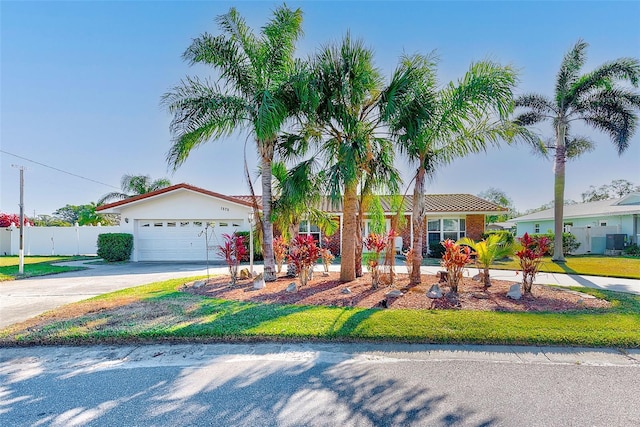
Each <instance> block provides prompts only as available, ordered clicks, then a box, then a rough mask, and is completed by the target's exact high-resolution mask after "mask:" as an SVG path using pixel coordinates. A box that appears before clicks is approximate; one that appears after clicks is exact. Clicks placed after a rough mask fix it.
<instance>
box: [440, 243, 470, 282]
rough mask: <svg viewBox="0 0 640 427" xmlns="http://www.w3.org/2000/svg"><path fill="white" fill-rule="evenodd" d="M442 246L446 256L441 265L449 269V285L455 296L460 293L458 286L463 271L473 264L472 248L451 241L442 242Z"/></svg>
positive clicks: (443, 256) (443, 257)
mask: <svg viewBox="0 0 640 427" xmlns="http://www.w3.org/2000/svg"><path fill="white" fill-rule="evenodd" d="M442 246H444V254H443V255H442V261H441V262H440V264H441V265H442V266H443V267H444V268H446V269H447V285H448V286H449V288H450V289H451V292H453V293H454V294H455V293H458V284H459V283H460V281H461V280H462V271H463V270H464V267H465V266H466V265H467V264H469V263H470V262H471V248H470V247H469V246H460V245H458V244H456V243H455V242H454V241H453V240H451V239H447V240H445V241H444V242H442Z"/></svg>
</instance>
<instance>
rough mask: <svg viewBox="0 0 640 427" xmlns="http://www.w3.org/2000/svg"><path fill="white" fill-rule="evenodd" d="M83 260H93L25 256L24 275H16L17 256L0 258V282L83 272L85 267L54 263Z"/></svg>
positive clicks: (74, 257)
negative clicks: (68, 272) (69, 272)
mask: <svg viewBox="0 0 640 427" xmlns="http://www.w3.org/2000/svg"><path fill="white" fill-rule="evenodd" d="M84 259H93V257H83V256H51V257H40V256H27V257H24V274H23V275H19V274H18V269H19V268H18V264H19V262H20V260H19V257H17V256H3V257H0V281H6V280H14V279H17V278H25V277H34V276H46V275H49V274H57V273H65V272H67V271H77V270H84V269H85V267H69V266H62V265H56V263H60V262H67V261H79V260H84Z"/></svg>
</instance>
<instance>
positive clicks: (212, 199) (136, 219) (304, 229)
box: [97, 184, 506, 261]
mask: <svg viewBox="0 0 640 427" xmlns="http://www.w3.org/2000/svg"><path fill="white" fill-rule="evenodd" d="M425 197H426V202H427V203H426V216H427V218H426V220H425V225H424V226H425V243H427V244H429V245H432V246H433V245H436V244H438V245H439V244H440V242H441V241H442V240H444V239H448V238H450V239H454V240H457V239H459V238H460V237H464V236H469V237H471V238H473V239H480V238H481V236H482V233H483V232H484V224H485V215H490V214H496V213H498V212H504V211H506V209H505V208H502V207H500V206H498V205H495V204H493V203H491V202H488V201H486V200H483V199H480V198H479V197H476V196H472V195H470V194H430V195H427V196H425ZM251 201H252V200H251V196H225V195H222V194H219V193H215V192H212V191H209V190H205V189H202V188H198V187H194V186H191V185H188V184H177V185H173V186H171V187H167V188H163V189H161V190H158V191H154V192H151V193H147V194H144V195H141V196H136V197H132V198H130V199H125V200H121V201H118V202H115V203H110V204H108V205H104V206H100V207H99V208H98V209H97V211H99V212H101V213H119V214H120V218H121V221H120V228H121V232H123V233H131V234H133V236H134V249H133V255H132V260H133V261H181V260H182V261H183V260H204V259H205V257H206V256H207V252H206V243H205V237H204V236H205V232H206V236H208V239H209V259H216V258H217V255H216V254H215V250H213V248H214V247H215V246H217V245H219V244H220V243H221V242H222V237H221V234H222V233H228V234H230V233H232V232H233V231H248V230H249V217H250V216H251V212H252V206H253V204H252V203H251ZM257 206H261V202H260V200H257ZM382 206H383V210H384V211H385V214H386V215H387V221H386V222H387V230H388V229H390V224H391V220H390V216H391V214H392V212H391V210H390V207H389V198H388V197H382ZM320 208H321V209H322V210H324V211H325V212H328V213H331V214H334V215H335V217H336V219H337V220H338V221H339V224H340V227H339V230H338V232H337V233H335V234H334V235H333V236H330V237H329V239H330V243H329V247H330V249H331V251H332V252H333V253H334V254H339V253H340V232H341V230H342V205H341V203H338V204H337V205H333V204H332V203H330V201H329V200H328V199H325V200H324V201H323V202H322V206H321V207H320ZM411 209H412V197H411V196H408V197H406V198H405V201H404V206H403V216H405V218H406V219H407V221H406V222H405V227H404V229H402V230H400V235H401V237H402V241H401V243H400V241H398V244H397V246H399V247H402V249H405V250H406V249H407V248H408V247H409V246H410V245H411V238H412V232H411V219H412V215H411ZM368 230H369V221H368V220H367V219H365V233H364V234H365V235H366V234H367V233H368ZM300 232H301V234H311V235H313V236H314V237H315V238H316V239H317V240H318V241H320V240H322V238H323V237H324V236H322V235H321V232H320V230H319V229H318V227H317V226H315V225H314V224H309V223H308V222H307V221H303V222H302V224H301V226H300ZM426 247H427V245H426V244H425V248H426Z"/></svg>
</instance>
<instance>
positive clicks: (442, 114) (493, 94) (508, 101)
mask: <svg viewBox="0 0 640 427" xmlns="http://www.w3.org/2000/svg"><path fill="white" fill-rule="evenodd" d="M403 66H404V67H405V68H406V69H407V70H408V72H410V73H412V74H414V75H416V76H418V78H414V79H413V80H417V81H418V83H416V84H414V85H413V86H412V92H410V93H409V94H408V96H407V102H406V107H405V108H403V109H400V110H399V111H398V112H397V113H395V114H392V115H391V118H390V122H391V129H392V131H393V132H394V133H395V135H396V139H397V142H398V145H399V148H400V151H401V152H402V153H403V154H405V155H406V156H407V158H408V159H409V161H410V162H411V163H414V164H416V172H415V174H414V176H413V180H414V189H413V212H412V214H413V218H412V221H413V222H412V228H413V241H412V248H413V259H412V260H407V262H411V264H412V269H411V278H410V282H411V284H413V285H415V284H419V283H420V281H421V278H420V265H421V263H422V248H423V246H422V245H423V242H424V222H425V200H424V197H425V196H424V195H425V180H426V178H427V177H429V176H433V175H434V174H435V172H436V170H437V168H438V167H440V166H442V165H446V164H449V163H451V162H452V161H453V160H454V159H455V158H458V157H463V156H466V155H468V154H470V153H475V152H479V151H483V150H486V148H487V146H488V144H491V143H493V144H497V143H499V142H500V141H502V140H505V139H507V140H511V139H512V138H513V137H514V136H515V135H517V134H519V133H520V132H522V129H521V128H519V127H518V126H515V125H514V124H512V123H509V122H508V121H507V120H506V118H507V116H508V114H509V113H510V112H511V111H512V108H513V97H512V90H513V87H514V86H515V83H516V73H515V72H514V70H513V69H511V68H510V67H508V66H500V65H498V64H495V63H492V62H488V61H483V62H477V63H474V64H472V65H471V66H470V68H469V71H467V73H466V74H465V75H464V77H463V78H462V79H460V80H459V81H458V82H457V83H456V84H454V83H453V82H451V83H448V84H447V85H445V86H444V87H439V86H438V83H437V80H436V60H435V59H434V57H432V56H422V55H415V56H412V57H407V58H405V59H404V61H403Z"/></svg>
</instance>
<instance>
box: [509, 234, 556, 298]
mask: <svg viewBox="0 0 640 427" xmlns="http://www.w3.org/2000/svg"><path fill="white" fill-rule="evenodd" d="M518 240H519V241H520V245H521V247H520V250H519V251H517V252H516V256H517V257H518V258H519V259H520V268H521V269H522V292H523V293H525V294H530V293H531V287H532V286H533V281H534V279H535V278H536V274H538V270H539V269H540V264H542V257H543V256H544V254H545V253H546V252H547V251H548V250H549V243H550V241H549V239H548V238H547V237H545V236H535V237H531V236H529V233H524V236H522V237H519V238H518Z"/></svg>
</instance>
